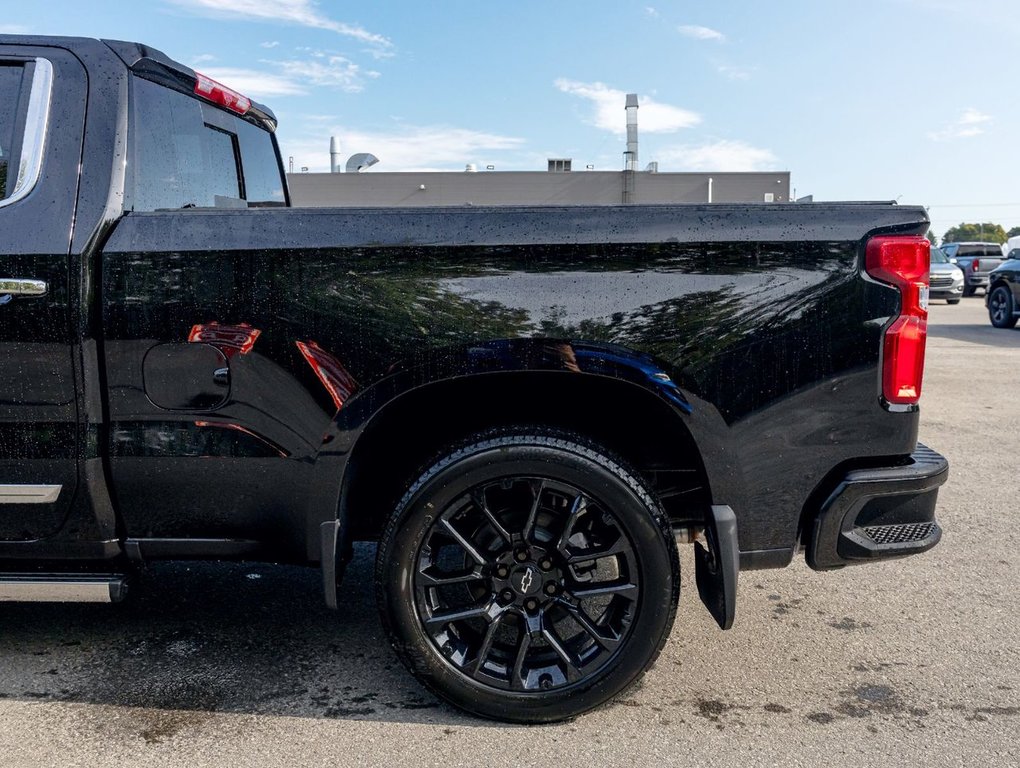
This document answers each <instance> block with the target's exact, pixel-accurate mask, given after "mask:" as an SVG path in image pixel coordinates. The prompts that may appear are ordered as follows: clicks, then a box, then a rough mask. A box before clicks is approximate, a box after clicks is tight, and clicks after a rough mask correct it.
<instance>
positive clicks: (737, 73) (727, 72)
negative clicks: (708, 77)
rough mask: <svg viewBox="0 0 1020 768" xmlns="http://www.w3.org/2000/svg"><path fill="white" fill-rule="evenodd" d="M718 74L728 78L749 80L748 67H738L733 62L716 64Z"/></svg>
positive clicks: (749, 72)
mask: <svg viewBox="0 0 1020 768" xmlns="http://www.w3.org/2000/svg"><path fill="white" fill-rule="evenodd" d="M716 69H717V70H718V72H719V74H720V75H722V76H723V77H725V78H727V79H728V80H750V79H751V72H752V70H750V69H745V68H744V67H738V66H736V65H734V64H719V65H717V66H716Z"/></svg>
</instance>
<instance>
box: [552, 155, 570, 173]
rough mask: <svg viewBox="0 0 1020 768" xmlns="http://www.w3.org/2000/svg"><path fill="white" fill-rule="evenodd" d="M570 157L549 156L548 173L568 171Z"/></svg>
mask: <svg viewBox="0 0 1020 768" xmlns="http://www.w3.org/2000/svg"><path fill="white" fill-rule="evenodd" d="M570 162H571V160H570V158H569V157H563V158H556V157H550V158H549V173H568V172H569V171H570Z"/></svg>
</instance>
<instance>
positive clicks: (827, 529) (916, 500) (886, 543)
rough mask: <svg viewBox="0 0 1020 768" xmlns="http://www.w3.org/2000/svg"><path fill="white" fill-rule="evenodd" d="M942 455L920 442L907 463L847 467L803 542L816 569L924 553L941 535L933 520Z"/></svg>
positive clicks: (944, 465) (942, 477)
mask: <svg viewBox="0 0 1020 768" xmlns="http://www.w3.org/2000/svg"><path fill="white" fill-rule="evenodd" d="M948 477H949V462H947V461H946V459H945V457H944V456H942V455H940V454H938V453H936V452H935V451H933V450H931V449H930V448H928V447H926V446H924V445H921V444H920V443H919V444H918V446H917V450H915V451H914V453H913V454H911V456H910V460H909V462H908V463H905V464H903V465H902V466H896V467H880V468H878V469H860V470H854V471H852V472H848V473H847V475H846V477H844V478H843V480H842V481H841V482H840V483H839V484H838V485H837V486H836V488H835V489H834V490H833V492H832V493H831V494H830V495H829V497H828V498H827V499H826V500H825V502H824V503H823V504H822V506H821V509H820V510H819V512H818V515H817V517H816V518H815V523H814V528H813V530H812V533H811V540H810V542H809V543H808V549H807V562H808V565H810V566H811V567H812V568H814V569H816V570H828V569H830V568H840V567H842V566H844V565H852V564H854V563H862V562H868V561H872V560H883V559H888V558H893V557H905V556H907V555H916V554H919V553H921V552H926V551H928V550H929V549H931V548H932V547H934V546H935V545H936V544H938V543H939V539H941V538H942V529H941V528H939V525H938V523H937V522H935V501H936V499H937V497H938V489H939V486H941V485H942V484H943V483H944V482H946V479H947V478H948Z"/></svg>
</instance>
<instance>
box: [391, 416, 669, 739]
mask: <svg viewBox="0 0 1020 768" xmlns="http://www.w3.org/2000/svg"><path fill="white" fill-rule="evenodd" d="M458 578H459V579H461V581H457V582H454V581H451V579H458ZM376 589H377V597H378V602H379V609H380V612H381V615H382V621H383V625H384V626H385V628H386V630H387V632H388V633H389V636H390V640H391V642H392V644H393V648H394V649H395V650H396V652H397V655H398V656H399V657H400V659H401V661H403V663H404V664H405V665H407V667H408V669H409V670H410V671H411V672H412V673H413V674H414V676H415V677H417V678H418V680H419V681H421V682H422V683H423V684H424V685H425V686H426V687H428V688H429V689H430V690H432V691H433V692H434V693H436V694H437V695H438V696H440V697H442V698H443V699H446V700H447V701H449V702H450V703H451V704H454V705H455V706H457V707H460V708H461V709H464V710H467V711H468V712H471V713H474V714H476V715H480V716H482V717H487V718H493V719H498V720H506V721H510V722H519V723H542V722H553V721H557V720H564V719H568V718H571V717H574V716H576V715H579V714H581V713H582V712H585V711H587V710H589V709H592V708H594V707H597V706H598V705H599V704H602V703H603V702H605V701H608V700H609V699H611V698H613V697H614V696H617V695H619V694H620V693H621V692H622V691H624V690H625V689H626V688H628V687H629V686H630V685H632V684H633V683H634V682H635V681H637V680H638V679H639V678H640V677H641V675H642V674H643V673H644V672H645V671H646V670H647V669H648V668H649V667H650V666H651V665H652V663H653V662H654V661H655V659H656V657H657V656H658V655H659V652H660V651H661V649H662V646H663V645H664V644H665V642H666V640H667V638H668V637H669V633H670V630H671V628H672V626H673V619H674V617H675V615H676V607H677V599H678V597H679V594H680V563H679V558H678V555H677V549H676V543H675V541H674V538H673V535H672V530H671V527H670V524H669V521H668V519H667V518H666V515H665V513H664V512H663V511H662V508H661V507H660V506H659V504H658V503H657V502H656V501H655V499H654V497H653V496H652V494H651V493H650V491H649V489H648V487H647V486H646V485H645V484H644V483H643V482H642V480H640V479H639V477H638V476H637V474H636V473H635V472H633V471H632V470H630V469H629V468H627V467H626V465H625V464H624V463H623V462H621V461H620V460H619V459H616V458H612V457H611V456H610V455H609V454H608V453H607V452H605V451H604V450H602V449H601V448H599V447H597V446H595V445H593V444H591V443H589V442H588V441H586V440H585V439H583V438H581V437H578V436H576V435H569V434H561V433H550V432H545V431H541V430H538V429H527V430H515V431H505V432H502V433H500V434H496V435H488V436H484V435H482V436H478V437H476V438H474V439H472V440H471V441H469V442H467V443H465V444H463V445H461V446H459V447H457V448H455V449H453V450H451V451H450V452H449V453H448V454H447V455H446V456H444V457H443V458H442V459H440V460H439V461H437V462H436V463H435V464H433V465H432V466H431V467H430V468H429V469H428V470H426V471H425V472H424V474H422V475H421V476H420V477H419V478H418V479H417V480H415V481H414V483H413V484H412V485H411V487H410V488H409V489H408V491H407V493H406V494H405V495H404V497H403V498H402V499H401V500H400V502H399V503H398V504H397V507H396V510H395V511H394V512H393V515H392V517H391V519H390V522H389V525H388V526H387V528H386V532H385V533H384V534H383V537H382V540H381V542H380V545H379V550H378V556H377V560H376Z"/></svg>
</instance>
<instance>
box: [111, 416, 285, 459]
mask: <svg viewBox="0 0 1020 768" xmlns="http://www.w3.org/2000/svg"><path fill="white" fill-rule="evenodd" d="M112 443H113V456H115V457H118V458H128V457H130V458H138V457H150V458H154V457H178V458H181V457H191V458H197V457H222V458H233V459H239V458H273V457H278V458H285V457H286V456H287V453H286V451H284V450H283V449H282V448H280V447H279V446H277V445H273V444H272V443H271V442H269V441H268V440H266V439H265V438H263V437H259V436H258V435H256V434H254V433H252V432H251V431H250V430H248V429H245V428H244V427H242V426H240V425H239V424H231V423H220V422H214V421H201V420H198V421H140V422H133V423H132V422H120V423H118V424H117V426H116V427H115V428H114V430H113V435H112Z"/></svg>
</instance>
